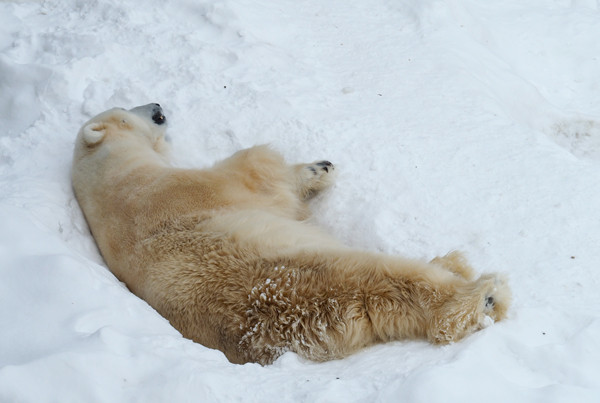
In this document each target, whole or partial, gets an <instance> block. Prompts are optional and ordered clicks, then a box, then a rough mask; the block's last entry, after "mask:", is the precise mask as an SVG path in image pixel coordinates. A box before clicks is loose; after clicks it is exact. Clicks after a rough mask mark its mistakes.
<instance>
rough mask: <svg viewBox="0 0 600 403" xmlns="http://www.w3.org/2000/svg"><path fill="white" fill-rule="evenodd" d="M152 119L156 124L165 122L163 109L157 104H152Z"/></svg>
mask: <svg viewBox="0 0 600 403" xmlns="http://www.w3.org/2000/svg"><path fill="white" fill-rule="evenodd" d="M152 121H153V122H154V123H156V124H157V125H162V124H164V123H166V122H167V118H166V117H165V115H163V110H162V108H161V107H160V105H159V104H154V108H152Z"/></svg>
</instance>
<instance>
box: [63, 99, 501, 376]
mask: <svg viewBox="0 0 600 403" xmlns="http://www.w3.org/2000/svg"><path fill="white" fill-rule="evenodd" d="M165 126H166V124H165V118H164V115H163V114H162V109H161V108H160V106H158V104H150V105H145V106H142V107H138V108H134V109H132V110H131V111H126V110H124V109H112V110H110V111H107V112H104V113H102V114H100V115H98V116H96V117H95V118H93V119H91V120H90V121H89V122H87V123H86V124H85V125H84V126H83V128H82V129H81V130H80V132H79V135H78V138H77V141H76V145H75V155H74V162H73V170H72V177H73V187H74V190H75V194H76V196H77V199H78V201H79V203H80V205H81V208H82V209H83V212H84V214H85V217H86V219H87V221H88V224H89V226H90V228H91V231H92V233H93V236H94V238H95V240H96V242H97V244H98V247H99V248H100V251H101V253H102V256H103V257H104V259H105V261H106V263H107V265H108V267H109V268H110V270H111V271H112V272H113V273H114V274H115V275H116V276H117V277H118V278H119V279H120V280H122V281H123V282H125V284H127V286H128V287H129V289H130V290H131V291H132V292H134V293H135V294H136V295H138V296H139V297H141V298H143V299H144V300H146V301H147V302H148V303H149V304H150V305H151V306H152V307H154V308H155V309H156V310H157V311H158V312H159V313H160V314H161V315H163V316H164V317H165V318H167V319H168V320H169V321H170V322H171V324H172V325H173V326H174V327H175V328H177V329H178V330H179V331H180V332H181V333H182V334H183V335H184V336H185V337H187V338H190V339H192V340H194V341H196V342H198V343H201V344H203V345H205V346H207V347H211V348H216V349H219V350H221V351H223V352H224V353H225V355H226V356H227V358H228V359H229V360H230V361H231V362H234V363H245V362H258V363H261V364H269V363H271V362H273V360H275V359H276V358H277V357H278V356H279V355H281V354H282V353H284V352H286V351H295V352H296V353H298V354H299V355H301V356H302V357H305V358H308V359H311V360H317V361H323V360H330V359H335V358H341V357H344V356H347V355H348V354H351V353H353V352H355V351H357V350H359V349H361V348H363V347H365V346H368V345H371V344H374V343H378V342H385V341H389V340H398V339H407V338H424V339H427V340H429V341H431V342H432V343H450V342H454V341H457V340H460V339H461V338H463V337H465V336H467V335H469V334H470V333H472V332H474V331H476V330H478V329H481V328H483V327H484V326H486V325H487V324H488V323H491V322H492V321H497V320H500V319H502V318H504V317H505V315H506V311H507V308H508V305H509V301H510V293H509V290H508V288H507V286H506V285H505V282H504V280H503V278H502V277H500V276H497V275H493V274H492V275H489V274H488V275H483V276H481V277H479V278H478V279H475V278H474V272H473V270H472V269H471V267H469V265H468V264H467V262H466V261H465V259H464V258H463V257H462V256H461V255H459V254H458V253H456V252H455V253H451V254H449V255H447V256H445V257H440V258H436V259H434V260H433V261H431V262H429V263H427V262H421V261H416V260H409V259H404V258H401V257H392V256H385V255H381V254H377V253H369V252H362V251H356V250H352V249H350V248H348V247H345V246H344V245H342V244H340V243H339V242H338V241H336V240H335V239H333V238H332V237H331V236H329V235H327V234H326V233H324V232H323V231H321V230H320V229H318V228H316V227H314V226H313V225H311V224H308V223H306V222H305V221H304V220H305V219H306V218H307V217H308V214H309V210H308V208H307V205H306V202H307V200H308V199H310V198H311V197H312V196H314V195H315V194H316V193H318V192H319V191H321V190H322V189H325V188H327V187H328V186H330V185H331V183H332V178H333V176H334V174H335V169H334V166H333V165H332V164H331V163H329V162H327V161H321V162H316V163H311V164H298V165H288V164H287V163H286V162H285V161H284V160H283V158H282V157H281V156H280V155H279V154H278V153H276V152H274V151H273V150H271V149H270V148H268V147H266V146H259V147H253V148H250V149H247V150H243V151H240V152H238V153H236V154H234V155H233V156H232V157H230V158H228V159H226V160H224V161H221V162H219V163H217V164H216V165H214V166H213V167H212V168H210V169H203V170H189V169H178V168H173V167H171V166H170V165H169V163H168V162H167V159H166V156H165V155H166V153H165V150H166V147H165V145H164V129H165Z"/></svg>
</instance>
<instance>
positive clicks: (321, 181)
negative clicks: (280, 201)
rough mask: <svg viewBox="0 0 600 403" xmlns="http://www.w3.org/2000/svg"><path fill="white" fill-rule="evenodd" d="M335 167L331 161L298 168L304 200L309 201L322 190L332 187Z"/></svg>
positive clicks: (300, 189) (299, 184)
mask: <svg viewBox="0 0 600 403" xmlns="http://www.w3.org/2000/svg"><path fill="white" fill-rule="evenodd" d="M334 173H335V166H334V165H333V164H332V163H331V162H329V161H318V162H313V163H312V164H301V165H298V166H297V178H298V190H299V193H300V197H301V198H302V199H303V200H308V199H310V198H312V197H313V196H315V195H316V194H317V193H318V192H320V191H321V190H323V189H325V188H327V187H329V186H331V185H332V184H333V180H334V176H335V175H334Z"/></svg>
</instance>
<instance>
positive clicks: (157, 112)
mask: <svg viewBox="0 0 600 403" xmlns="http://www.w3.org/2000/svg"><path fill="white" fill-rule="evenodd" d="M129 112H133V113H135V114H137V115H139V116H142V117H144V118H146V119H147V118H152V121H153V122H154V123H155V124H157V125H163V124H165V123H167V118H166V117H165V115H164V113H163V110H162V107H161V106H160V104H156V103H154V104H147V105H142V106H137V107H135V108H133V109H130V110H129Z"/></svg>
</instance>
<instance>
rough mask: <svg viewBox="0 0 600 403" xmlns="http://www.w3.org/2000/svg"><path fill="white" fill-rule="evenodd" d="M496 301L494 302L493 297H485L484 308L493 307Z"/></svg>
mask: <svg viewBox="0 0 600 403" xmlns="http://www.w3.org/2000/svg"><path fill="white" fill-rule="evenodd" d="M495 304H496V303H495V302H494V297H487V298H486V300H485V307H486V308H493V307H494V305H495Z"/></svg>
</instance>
